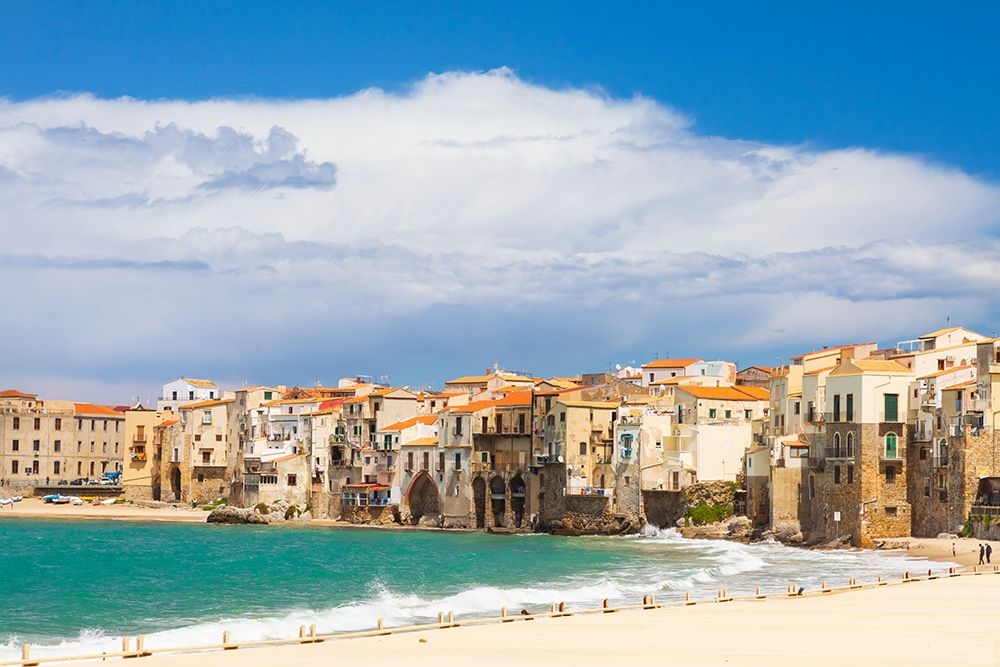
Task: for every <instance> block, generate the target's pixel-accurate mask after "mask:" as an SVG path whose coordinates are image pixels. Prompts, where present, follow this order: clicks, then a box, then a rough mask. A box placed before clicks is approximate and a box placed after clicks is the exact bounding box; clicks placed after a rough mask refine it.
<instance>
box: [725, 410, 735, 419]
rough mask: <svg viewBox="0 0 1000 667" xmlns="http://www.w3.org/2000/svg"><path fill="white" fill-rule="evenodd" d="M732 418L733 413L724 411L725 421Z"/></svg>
mask: <svg viewBox="0 0 1000 667" xmlns="http://www.w3.org/2000/svg"><path fill="white" fill-rule="evenodd" d="M732 418H733V411H732V410H726V419H732Z"/></svg>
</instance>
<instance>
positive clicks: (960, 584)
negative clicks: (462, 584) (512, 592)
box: [90, 574, 1000, 667]
mask: <svg viewBox="0 0 1000 667" xmlns="http://www.w3.org/2000/svg"><path fill="white" fill-rule="evenodd" d="M998 597H1000V575H994V574H984V575H982V576H964V577H957V578H943V579H936V580H932V581H918V582H913V583H907V584H899V585H891V586H885V587H882V588H873V589H865V590H859V591H849V592H844V593H832V594H828V595H823V596H818V595H817V596H812V597H802V598H787V597H783V596H780V597H772V598H768V599H766V600H754V601H734V602H727V603H724V604H716V603H699V604H697V605H694V606H690V607H671V608H664V609H655V610H627V611H620V612H617V613H613V614H594V615H578V616H571V617H564V618H538V619H535V620H531V621H521V620H518V621H516V622H513V623H507V624H491V625H482V626H471V627H458V628H448V629H434V630H426V631H420V632H413V633H404V634H398V635H391V636H383V637H370V638H360V639H349V640H342V641H328V642H324V643H318V644H310V645H293V646H286V647H267V648H256V649H253V648H251V649H241V650H236V651H226V652H222V651H219V652H211V653H200V654H198V653H195V654H177V655H162V656H161V655H153V656H149V657H145V658H142V659H140V660H139V661H138V664H140V665H143V666H144V667H189V666H190V667H194V666H195V665H213V666H218V667H230V666H232V667H264V666H270V665H292V664H293V665H327V664H337V665H342V666H344V667H348V666H357V667H362V666H363V667H368V666H369V665H373V664H406V665H427V666H431V665H433V666H435V667H447V666H455V667H460V666H461V667H464V666H465V665H469V664H477V665H484V666H492V665H497V666H500V665H507V664H511V663H516V664H518V665H525V666H529V667H530V666H533V665H538V666H543V665H544V666H545V667H549V666H551V665H554V664H563V663H566V662H567V661H568V662H570V663H572V664H629V663H632V662H644V663H646V664H654V663H667V664H681V665H728V664H738V665H769V666H774V665H796V666H799V665H803V664H808V665H810V666H811V667H816V666H823V665H831V666H834V665H835V666H837V667H841V666H842V665H844V664H845V663H847V664H850V663H855V664H861V665H869V664H878V663H881V664H891V665H896V664H906V665H928V666H930V665H934V666H939V665H946V664H957V663H959V662H960V663H961V664H962V665H966V666H968V665H996V664H997V662H998V660H1000V635H998V634H997V632H996V630H995V627H994V624H993V622H992V619H993V616H992V614H993V612H995V610H996V605H997V602H996V601H997V599H998ZM456 620H460V619H456ZM90 664H93V665H96V664H98V663H96V662H95V663H90Z"/></svg>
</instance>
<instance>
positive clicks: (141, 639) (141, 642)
mask: <svg viewBox="0 0 1000 667" xmlns="http://www.w3.org/2000/svg"><path fill="white" fill-rule="evenodd" d="M135 650H136V653H138V654H139V656H140V657H142V656H143V655H145V652H146V635H139V636H138V637H136V638H135Z"/></svg>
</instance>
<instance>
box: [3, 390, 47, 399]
mask: <svg viewBox="0 0 1000 667" xmlns="http://www.w3.org/2000/svg"><path fill="white" fill-rule="evenodd" d="M0 398H38V394H26V393H24V392H23V391H18V390H17V389H5V390H4V391H0Z"/></svg>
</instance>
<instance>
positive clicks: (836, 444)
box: [833, 433, 840, 459]
mask: <svg viewBox="0 0 1000 667" xmlns="http://www.w3.org/2000/svg"><path fill="white" fill-rule="evenodd" d="M833 458H835V459H839V458H840V434H839V433H834V434H833Z"/></svg>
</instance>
